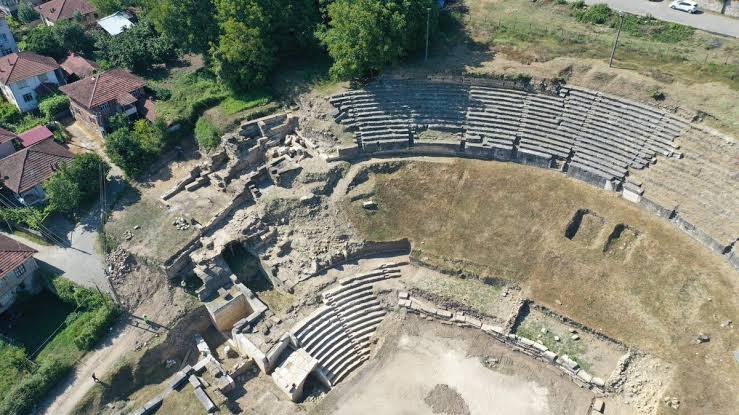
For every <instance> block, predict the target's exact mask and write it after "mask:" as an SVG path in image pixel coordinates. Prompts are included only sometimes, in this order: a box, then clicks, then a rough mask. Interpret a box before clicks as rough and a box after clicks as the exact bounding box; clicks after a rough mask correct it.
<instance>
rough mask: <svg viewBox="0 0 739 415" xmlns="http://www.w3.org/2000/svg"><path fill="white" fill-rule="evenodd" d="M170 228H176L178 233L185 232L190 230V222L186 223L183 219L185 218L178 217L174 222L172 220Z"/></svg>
mask: <svg viewBox="0 0 739 415" xmlns="http://www.w3.org/2000/svg"><path fill="white" fill-rule="evenodd" d="M172 226H174V227H176V228H177V230H180V231H186V230H188V229H190V226H191V225H190V222H188V221H187V219H185V218H184V217H182V216H179V217H177V218H176V219H175V220H174V221H173V222H172Z"/></svg>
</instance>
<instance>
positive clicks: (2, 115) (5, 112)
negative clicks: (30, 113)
mask: <svg viewBox="0 0 739 415" xmlns="http://www.w3.org/2000/svg"><path fill="white" fill-rule="evenodd" d="M20 119H21V113H20V112H19V111H18V108H16V107H15V105H13V104H11V103H10V102H8V101H2V102H0V124H2V125H3V126H10V125H12V124H15V123H17V122H18V121H20Z"/></svg>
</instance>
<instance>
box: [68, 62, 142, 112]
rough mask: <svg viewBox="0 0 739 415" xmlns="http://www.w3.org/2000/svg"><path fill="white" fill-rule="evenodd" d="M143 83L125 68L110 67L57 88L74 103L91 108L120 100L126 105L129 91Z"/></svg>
mask: <svg viewBox="0 0 739 415" xmlns="http://www.w3.org/2000/svg"><path fill="white" fill-rule="evenodd" d="M144 85H145V82H144V80H143V79H141V78H139V77H138V76H136V75H133V74H131V73H129V72H128V71H126V70H125V69H111V70H109V71H106V72H103V73H101V74H98V75H95V76H90V77H88V78H85V79H80V80H79V81H77V82H73V83H71V84H67V85H64V86H61V87H60V88H59V90H60V91H62V92H63V93H64V94H66V95H67V96H68V97H69V98H70V99H72V100H73V101H75V102H76V103H78V104H80V105H82V106H83V107H85V108H87V109H92V108H95V107H97V106H99V105H102V104H105V103H107V102H110V101H120V102H121V105H127V104H129V103H130V100H131V93H133V92H134V91H136V90H137V89H139V88H143V87H144Z"/></svg>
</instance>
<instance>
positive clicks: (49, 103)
mask: <svg viewBox="0 0 739 415" xmlns="http://www.w3.org/2000/svg"><path fill="white" fill-rule="evenodd" d="M38 109H39V111H41V113H42V114H44V116H45V117H46V119H47V120H49V121H51V120H52V119H54V117H55V116H56V115H57V114H59V113H60V112H63V111H67V110H68V109H69V97H67V96H66V95H61V94H59V95H52V96H49V97H46V98H44V99H42V100H41V102H39V104H38Z"/></svg>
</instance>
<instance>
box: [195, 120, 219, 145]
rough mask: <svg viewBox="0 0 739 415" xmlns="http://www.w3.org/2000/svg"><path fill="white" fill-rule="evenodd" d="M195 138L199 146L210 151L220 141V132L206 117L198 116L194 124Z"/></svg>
mask: <svg viewBox="0 0 739 415" xmlns="http://www.w3.org/2000/svg"><path fill="white" fill-rule="evenodd" d="M195 138H196V139H197V140H198V146H200V148H202V149H204V150H206V151H210V150H213V149H214V148H216V147H218V144H220V143H221V133H220V132H219V131H218V128H216V126H215V125H213V123H212V122H210V121H209V120H208V119H207V118H204V117H200V119H199V120H198V122H197V123H196V124H195Z"/></svg>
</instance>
